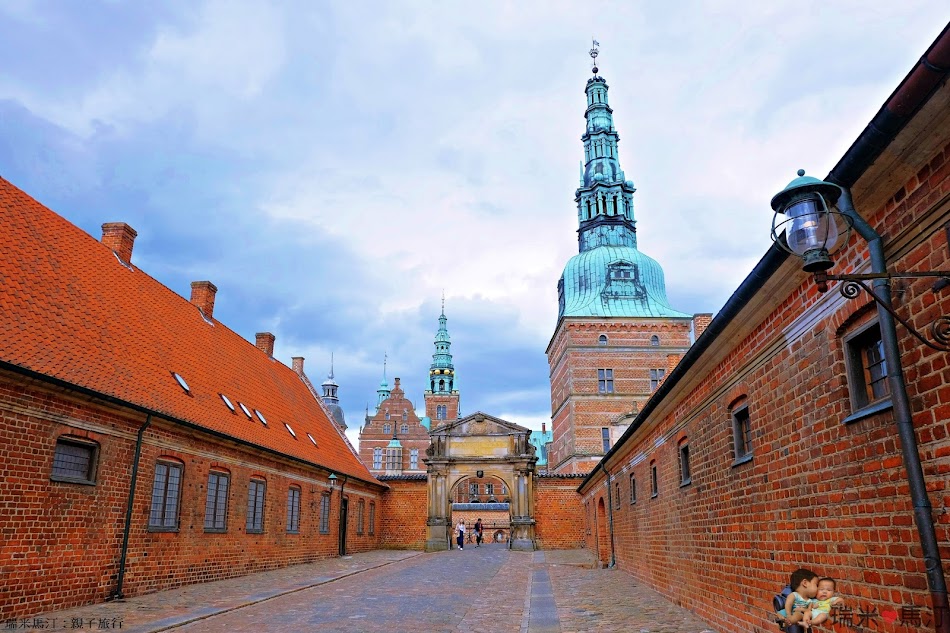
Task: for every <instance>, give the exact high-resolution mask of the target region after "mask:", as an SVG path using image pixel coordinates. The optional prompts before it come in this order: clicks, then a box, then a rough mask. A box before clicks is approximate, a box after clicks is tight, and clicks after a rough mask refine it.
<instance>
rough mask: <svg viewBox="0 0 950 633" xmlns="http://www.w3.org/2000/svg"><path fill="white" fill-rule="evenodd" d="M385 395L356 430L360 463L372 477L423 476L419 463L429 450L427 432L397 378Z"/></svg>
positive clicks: (422, 467)
mask: <svg viewBox="0 0 950 633" xmlns="http://www.w3.org/2000/svg"><path fill="white" fill-rule="evenodd" d="M384 381H385V379H384ZM386 394H387V395H385V397H384V398H383V399H382V400H381V401H380V403H379V406H378V408H377V409H376V414H375V415H373V416H366V422H365V423H364V424H363V428H361V429H360V437H359V447H360V449H359V450H360V460H362V462H363V464H364V465H365V466H366V467H367V468H368V469H369V471H370V472H371V473H373V474H374V475H399V474H401V473H406V474H413V473H416V474H421V473H425V470H426V467H425V464H424V463H423V462H422V459H423V458H424V457H425V453H426V449H427V448H428V447H429V429H428V428H427V427H426V426H424V424H423V421H422V420H420V419H419V416H417V415H416V412H415V411H414V410H413V406H412V402H410V401H409V400H408V399H407V398H406V394H405V392H404V391H403V389H402V386H401V385H400V380H399V378H396V379H395V385H394V386H393V388H392V390H391V391H390V390H387V391H386Z"/></svg>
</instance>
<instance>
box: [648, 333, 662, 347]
mask: <svg viewBox="0 0 950 633" xmlns="http://www.w3.org/2000/svg"><path fill="white" fill-rule="evenodd" d="M650 345H652V346H653V347H659V346H660V337H659V336H657V335H656V334H654V335H653V336H651V337H650Z"/></svg>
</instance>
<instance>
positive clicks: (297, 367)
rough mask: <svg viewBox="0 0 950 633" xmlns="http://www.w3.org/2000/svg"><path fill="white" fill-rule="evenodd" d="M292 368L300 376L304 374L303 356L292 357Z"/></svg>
mask: <svg viewBox="0 0 950 633" xmlns="http://www.w3.org/2000/svg"><path fill="white" fill-rule="evenodd" d="M290 361H291V365H290V366H291V368H292V369H293V370H294V373H295V374H297V375H298V376H303V356H292V357H291V358H290Z"/></svg>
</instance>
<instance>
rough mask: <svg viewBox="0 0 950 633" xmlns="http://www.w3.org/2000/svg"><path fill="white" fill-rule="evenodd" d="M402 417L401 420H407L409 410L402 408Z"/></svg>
mask: <svg viewBox="0 0 950 633" xmlns="http://www.w3.org/2000/svg"><path fill="white" fill-rule="evenodd" d="M402 419H403V420H408V419H409V412H408V411H406V410H405V409H403V410H402ZM406 428H408V427H406ZM403 433H405V431H403Z"/></svg>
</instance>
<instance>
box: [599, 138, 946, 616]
mask: <svg viewBox="0 0 950 633" xmlns="http://www.w3.org/2000/svg"><path fill="white" fill-rule="evenodd" d="M948 158H950V146H947V147H946V148H943V149H942V150H941V151H939V152H936V153H935V154H934V155H932V156H931V157H929V158H926V159H925V164H923V166H921V167H918V168H916V169H915V170H914V172H915V173H914V175H912V176H911V177H910V178H909V180H907V181H906V182H905V183H904V184H903V185H902V186H900V187H899V188H898V190H897V192H896V193H894V194H892V195H891V194H885V195H886V196H887V199H886V201H881V200H878V201H877V202H875V200H874V198H869V197H864V198H862V197H861V196H859V195H856V196H855V204H856V207H857V208H858V209H859V211H861V212H862V214H863V215H864V217H865V218H866V219H868V221H869V222H870V223H871V224H872V225H873V226H875V227H876V229H877V230H878V231H879V232H881V233H882V234H884V236H885V239H884V241H885V244H887V245H888V257H889V268H891V269H893V270H904V271H913V270H939V269H943V270H946V269H948V268H950V247H948V243H947V233H946V232H945V230H944V227H945V225H946V224H947V222H948V221H950V160H948ZM903 167H906V166H903ZM856 193H857V192H856ZM836 260H837V265H836V268H835V270H834V271H833V272H836V273H844V272H854V271H858V270H860V271H861V272H864V270H865V269H861V268H859V267H860V266H863V265H864V264H865V263H866V260H867V249H866V246H865V245H864V243H863V241H859V240H856V239H854V238H853V239H852V243H851V248H850V249H848V250H846V251H845V252H843V253H841V254H840V255H839V256H837V258H836ZM797 266H798V264H797V263H795V262H791V263H789V264H788V267H789V272H790V273H791V274H792V276H791V277H789V279H794V280H800V281H801V283H800V285H795V284H794V283H789V284H787V286H785V290H784V292H785V293H786V294H782V295H773V299H772V302H771V303H770V304H768V305H766V306H758V307H756V308H755V311H754V312H749V313H748V314H745V313H744V314H741V315H739V317H738V318H737V323H736V324H735V325H734V326H731V327H734V328H737V331H741V329H739V328H748V329H747V330H746V332H745V333H744V334H743V335H741V336H735V338H734V342H733V344H732V348H731V349H729V350H727V351H726V353H725V355H724V356H723V357H721V359H720V360H718V361H716V363H715V364H714V365H709V364H708V363H703V362H702V359H701V360H700V362H699V363H697V365H695V366H694V367H693V368H692V369H691V372H695V375H696V379H695V380H696V381H698V382H695V383H694V381H693V380H690V381H689V382H690V383H691V384H694V385H695V386H693V388H692V389H691V390H689V391H682V392H678V391H676V390H675V389H674V392H673V393H671V394H670V395H669V396H668V397H667V400H669V401H670V402H671V404H670V405H669V406H668V407H660V408H658V409H657V411H658V412H660V413H659V414H658V415H656V416H655V417H653V418H651V419H649V420H647V421H646V422H645V423H644V424H643V425H642V426H641V427H640V428H639V429H638V430H637V431H636V432H635V433H634V435H633V436H632V437H631V440H630V441H629V442H627V443H626V444H625V445H624V446H623V447H621V448H620V449H618V451H617V455H616V458H615V459H611V460H610V463H609V464H607V470H608V471H609V472H610V479H609V481H608V480H607V479H605V478H604V477H603V475H602V474H601V473H598V475H597V477H596V480H595V482H594V483H593V484H592V485H591V486H590V488H589V489H586V490H585V491H584V492H585V495H584V502H585V508H586V510H587V520H588V523H589V524H592V530H591V534H589V535H588V536H587V543H588V546H589V547H591V548H592V549H595V551H596V549H597V548H599V549H600V550H605V549H606V548H608V547H609V542H608V541H607V540H604V539H603V538H598V536H599V535H600V536H602V533H603V525H604V524H605V523H606V518H598V517H596V508H597V507H598V504H599V503H600V502H601V500H603V501H604V502H605V503H606V504H607V505H609V504H610V501H613V511H612V515H613V526H614V544H615V549H616V557H617V564H618V565H619V566H620V567H621V568H624V569H626V570H627V571H629V572H630V573H631V574H633V575H634V576H635V577H637V578H638V579H640V580H642V581H644V582H647V583H648V584H650V585H651V586H653V587H654V588H655V589H657V590H658V591H660V592H661V593H663V594H664V595H665V596H667V597H668V598H670V599H671V600H673V601H674V602H676V603H677V604H680V605H682V606H685V607H688V608H690V609H692V610H694V611H696V612H697V613H699V614H700V615H701V616H702V617H703V618H705V619H706V620H707V621H709V622H710V624H711V625H712V626H713V627H715V628H717V629H721V630H736V629H740V630H757V631H758V630H763V631H767V630H772V629H774V624H772V623H771V622H770V617H771V607H770V604H769V603H770V598H771V596H772V594H774V593H775V592H776V591H777V590H778V589H779V588H780V587H781V586H782V585H783V584H784V583H786V582H787V581H788V575H789V573H790V572H791V571H792V570H793V569H795V568H797V567H799V566H805V567H809V568H812V569H814V570H815V571H816V572H818V573H820V574H823V575H824V574H827V575H831V576H833V577H835V578H836V579H838V593H839V594H840V595H842V596H844V597H845V598H846V599H847V600H848V602H849V604H850V605H851V606H852V607H854V608H855V609H856V610H857V609H858V608H863V609H867V608H872V607H873V608H875V609H876V611H877V613H878V614H880V613H881V612H882V611H885V610H887V611H896V612H898V613H900V612H901V610H902V607H903V606H905V605H916V606H918V607H921V612H922V613H923V614H924V615H925V621H926V619H927V618H928V617H932V615H931V612H930V604H931V603H930V598H929V594H928V591H927V585H926V576H925V569H924V561H923V560H922V558H921V555H920V547H919V537H918V535H917V530H916V527H915V523H914V518H913V508H912V507H911V504H910V498H909V493H908V485H907V476H906V473H905V471H904V468H903V464H902V459H901V452H900V446H899V441H898V437H897V433H896V429H895V424H894V416H893V414H892V412H891V411H890V410H884V411H881V412H878V413H875V414H871V415H867V416H866V417H863V418H860V419H856V420H853V421H850V422H845V419H846V418H847V417H848V416H850V415H851V414H852V413H853V412H854V408H853V407H852V403H851V392H852V388H851V387H849V383H848V378H847V369H846V367H847V364H846V358H845V356H846V351H845V350H846V347H847V345H846V341H847V339H848V337H849V336H850V335H852V334H855V333H857V332H858V331H860V329H861V328H862V327H863V326H865V325H867V324H868V323H870V322H871V320H872V319H874V318H875V317H876V309H875V308H874V306H873V303H872V302H870V301H869V300H868V299H867V298H866V297H863V296H859V297H858V298H857V299H854V300H848V299H845V298H843V297H841V296H840V295H839V294H838V293H837V292H836V290H837V288H835V287H832V289H831V292H828V293H827V294H824V295H822V294H820V293H818V292H817V291H816V289H815V286H814V283H813V282H812V281H811V279H806V278H805V277H804V275H798V276H795V273H792V272H791V271H792V270H793V268H797ZM777 277H780V275H777ZM795 283H798V282H797V281H796V282H795ZM898 283H900V284H902V287H903V291H902V292H901V291H898V292H895V306H896V308H897V310H898V312H899V313H901V314H903V315H905V316H907V317H908V318H909V319H910V320H911V321H912V322H913V323H914V325H915V326H916V327H918V328H919V329H920V330H926V328H927V327H928V326H929V324H930V323H931V322H932V321H933V320H934V319H935V318H936V317H938V316H940V315H942V314H948V313H950V291H946V290H945V291H940V292H936V293H935V292H933V291H932V289H931V286H932V284H933V280H932V279H931V280H920V281H915V282H912V283H911V282H898ZM749 309H750V310H752V308H749ZM753 319H754V320H753ZM738 321H745V323H739V322H738ZM730 334H731V333H730V332H728V331H727V332H726V333H724V334H723V335H722V336H729V335H730ZM898 336H899V338H900V346H901V352H902V362H903V364H904V369H905V377H906V382H907V389H908V395H909V396H910V399H911V407H912V412H913V419H914V426H915V429H916V433H917V440H918V442H919V453H920V456H921V460H922V462H923V470H924V476H925V479H926V484H927V490H928V492H929V495H930V500H931V503H932V504H933V518H934V523H935V525H936V533H937V540H938V543H939V544H940V546H941V549H942V555H943V564H944V573H945V574H947V573H948V572H950V560H948V559H950V556H948V554H950V492H948V486H947V483H948V474H950V363H948V360H950V359H948V355H947V353H945V352H936V351H933V350H930V349H929V348H925V347H923V346H922V345H920V344H919V343H918V342H917V341H915V340H914V339H913V338H912V337H911V336H910V335H909V334H908V333H907V331H906V330H904V329H903V328H901V327H900V326H898ZM742 405H747V406H748V411H749V413H750V425H751V446H752V458H751V459H749V460H747V461H743V460H737V459H736V454H735V448H734V443H735V439H734V433H733V418H732V413H733V412H734V411H735V410H736V409H737V408H739V407H740V406H742ZM684 443H685V444H686V445H688V446H689V449H690V450H689V465H690V479H689V481H688V483H685V482H684V481H683V473H682V463H681V459H680V448H681V446H682V445H683V444H684ZM653 465H655V466H656V471H657V483H658V485H657V493H656V496H655V497H654V496H653V495H652V490H651V488H652V486H651V468H652V466H653ZM631 476H632V477H633V479H632V480H631ZM632 484H634V485H635V486H636V497H635V498H634V497H632V496H631V494H630V489H631V485H632ZM607 486H610V496H609V497H608V493H607ZM618 486H619V495H618V494H617V493H618ZM608 516H609V514H608ZM601 558H602V560H603V559H604V556H603V555H602V556H601ZM724 586H729V587H732V590H731V591H730V593H731V595H732V596H733V598H732V599H730V600H727V601H723V600H721V592H722V587H724ZM712 603H715V604H717V608H716V609H713V610H710V609H709V608H708V605H709V604H712ZM856 612H857V611H856ZM874 628H875V630H885V631H898V630H899V631H924V630H933V628H932V620H931V625H930V626H929V627H928V626H920V627H917V626H912V625H902V626H898V623H895V624H888V623H886V622H885V621H884V620H883V619H882V618H881V617H878V618H877V619H876V620H875V624H874ZM840 630H844V629H843V628H841V629H840Z"/></svg>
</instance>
